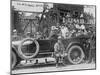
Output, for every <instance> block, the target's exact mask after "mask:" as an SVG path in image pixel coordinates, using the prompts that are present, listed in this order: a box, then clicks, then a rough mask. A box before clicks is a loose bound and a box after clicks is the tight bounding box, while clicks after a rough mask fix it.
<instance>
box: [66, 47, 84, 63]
mask: <svg viewBox="0 0 100 75" xmlns="http://www.w3.org/2000/svg"><path fill="white" fill-rule="evenodd" d="M83 59H84V52H83V49H82V48H81V47H80V46H78V45H74V46H72V47H71V48H70V49H69V51H68V60H69V62H70V63H72V64H79V63H81V62H82V60H83Z"/></svg>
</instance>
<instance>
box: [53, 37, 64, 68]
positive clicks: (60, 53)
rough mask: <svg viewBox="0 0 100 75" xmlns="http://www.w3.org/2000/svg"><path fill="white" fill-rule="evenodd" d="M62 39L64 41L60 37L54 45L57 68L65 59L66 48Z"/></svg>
mask: <svg viewBox="0 0 100 75" xmlns="http://www.w3.org/2000/svg"><path fill="white" fill-rule="evenodd" d="M61 39H62V38H61V36H59V37H58V41H57V42H56V44H55V45H54V51H55V52H54V55H55V58H56V67H58V64H59V61H60V60H61V61H63V57H64V51H65V48H64V45H63V43H62V40H61ZM63 64H64V63H63Z"/></svg>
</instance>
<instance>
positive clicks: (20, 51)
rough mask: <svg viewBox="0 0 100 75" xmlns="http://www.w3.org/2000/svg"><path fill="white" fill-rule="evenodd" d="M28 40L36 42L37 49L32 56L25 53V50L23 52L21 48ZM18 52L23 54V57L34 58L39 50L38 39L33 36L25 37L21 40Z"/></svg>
mask: <svg viewBox="0 0 100 75" xmlns="http://www.w3.org/2000/svg"><path fill="white" fill-rule="evenodd" d="M27 40H32V41H33V42H34V43H35V44H36V51H35V53H33V54H32V55H31V56H26V55H24V54H23V52H22V50H21V47H22V45H23V43H24V42H26V41H27ZM18 52H19V55H20V56H21V58H22V59H30V58H33V57H35V56H36V55H37V54H38V52H39V43H38V42H37V41H36V40H34V39H33V38H25V39H24V40H22V41H21V43H20V45H19V47H18Z"/></svg>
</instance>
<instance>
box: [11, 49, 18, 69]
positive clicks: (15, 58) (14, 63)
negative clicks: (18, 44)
mask: <svg viewBox="0 0 100 75" xmlns="http://www.w3.org/2000/svg"><path fill="white" fill-rule="evenodd" d="M16 63H17V57H16V54H15V53H14V52H13V51H12V52H11V68H12V69H13V68H14V67H15V66H16Z"/></svg>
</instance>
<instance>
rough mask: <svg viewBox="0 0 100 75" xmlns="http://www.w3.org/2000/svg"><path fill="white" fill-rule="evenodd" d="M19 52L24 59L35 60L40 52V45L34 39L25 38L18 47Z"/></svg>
mask: <svg viewBox="0 0 100 75" xmlns="http://www.w3.org/2000/svg"><path fill="white" fill-rule="evenodd" d="M18 52H19V55H20V56H21V57H22V59H30V58H33V57H35V56H36V55H37V54H38V52H39V43H38V42H37V41H36V40H35V39H33V38H25V39H23V40H22V41H21V43H20V45H19V46H18Z"/></svg>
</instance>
